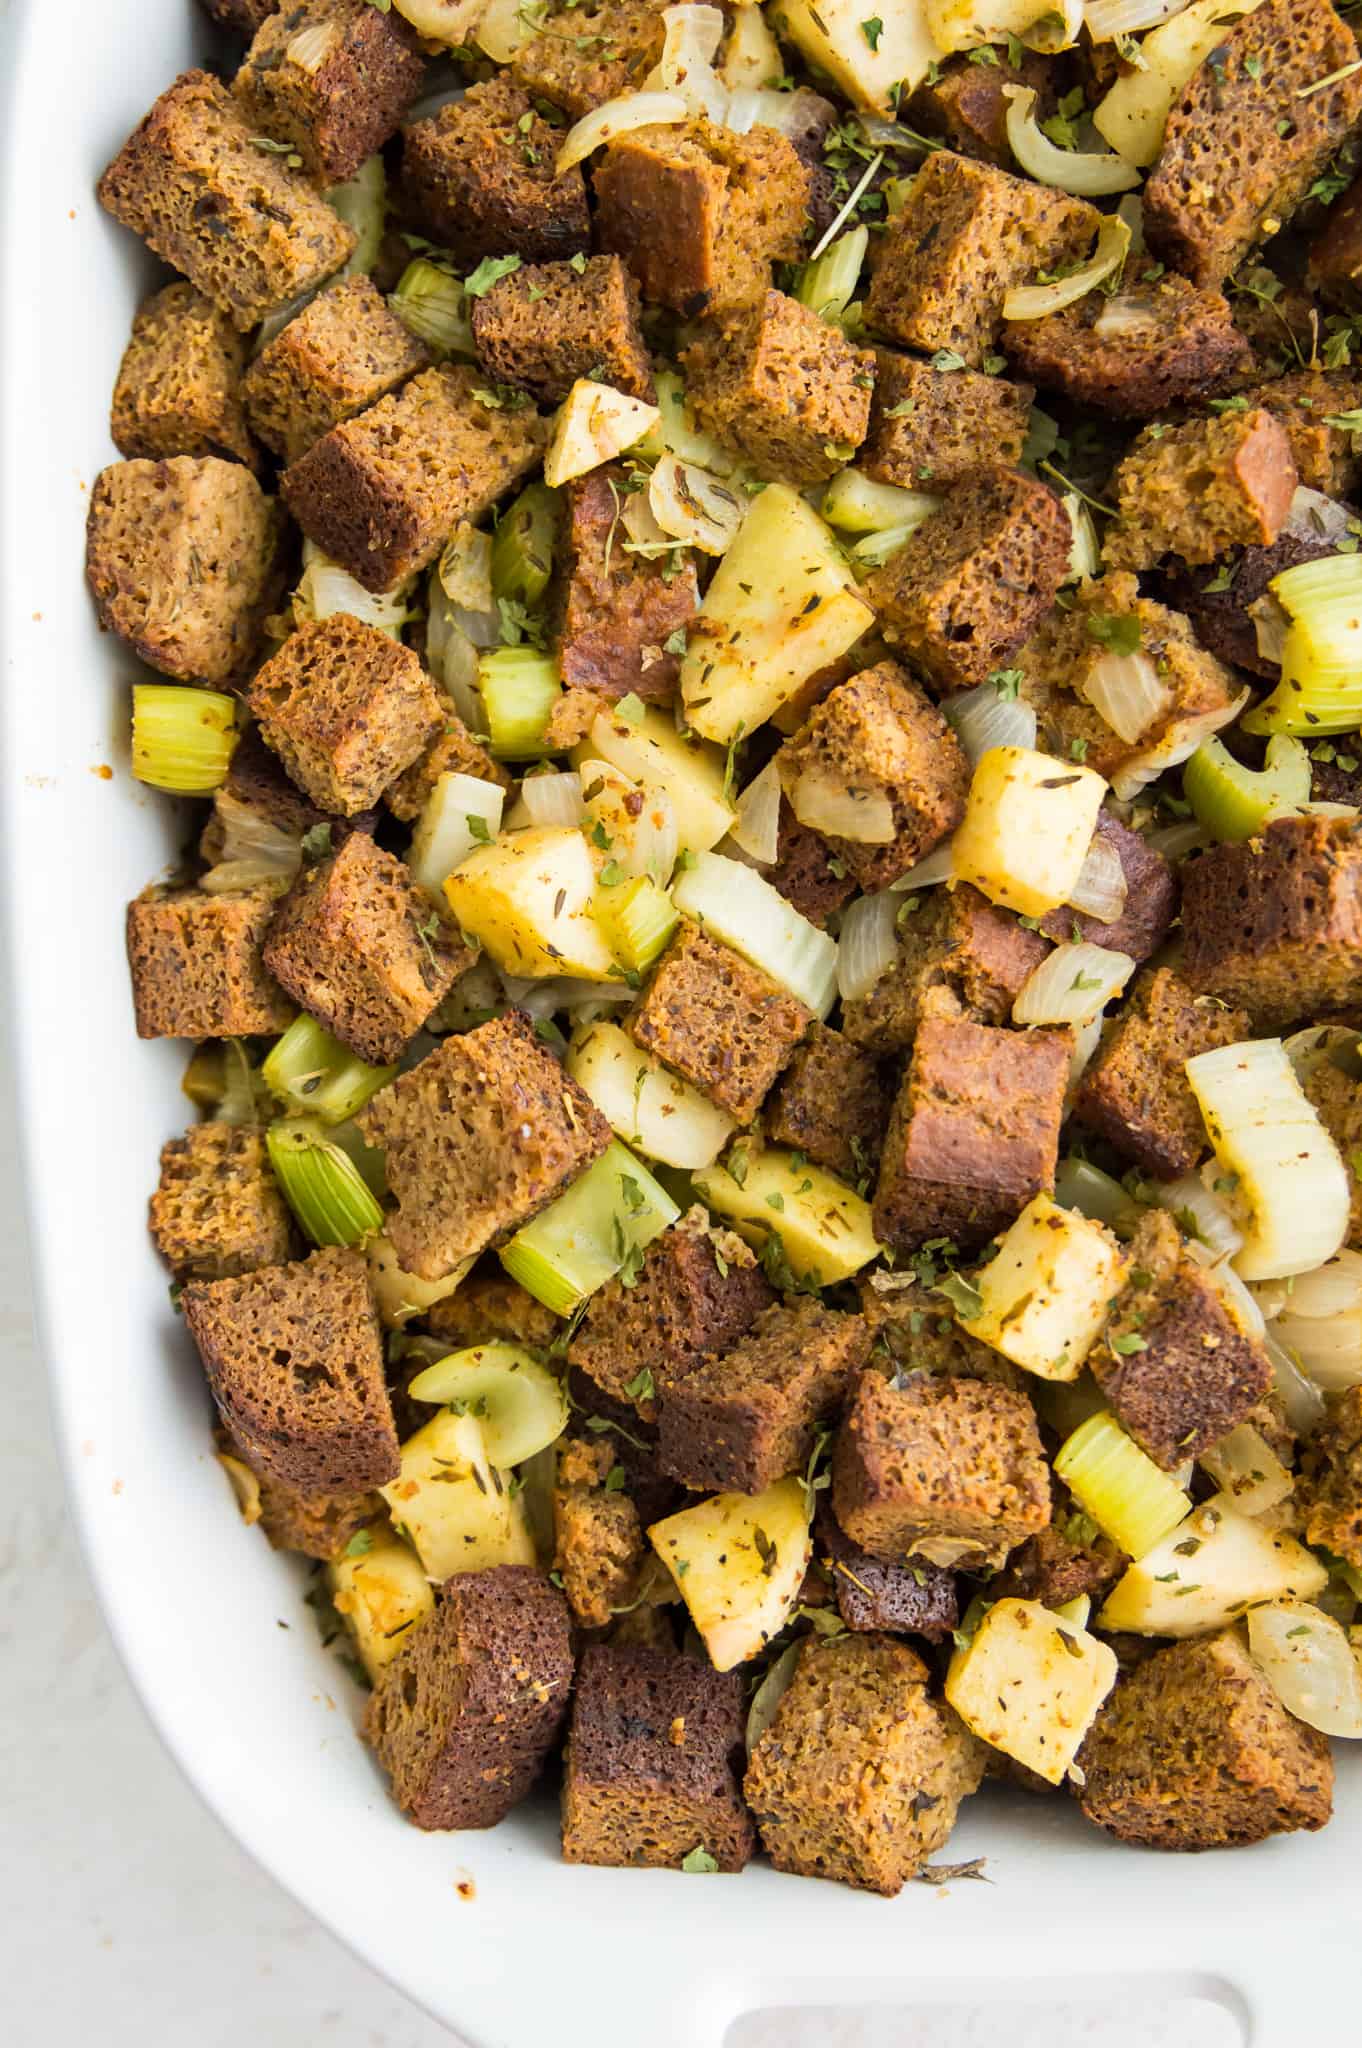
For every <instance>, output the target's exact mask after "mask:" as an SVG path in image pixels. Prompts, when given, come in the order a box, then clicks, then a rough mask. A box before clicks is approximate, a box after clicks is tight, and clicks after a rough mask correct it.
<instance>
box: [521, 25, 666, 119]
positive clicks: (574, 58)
mask: <svg viewBox="0 0 1362 2048" xmlns="http://www.w3.org/2000/svg"><path fill="white" fill-rule="evenodd" d="M665 5H666V0H597V4H593V0H585V4H583V5H574V4H573V0H561V4H558V5H555V6H553V7H552V8H551V9H550V10H549V11H548V12H547V14H546V17H545V18H544V20H543V24H542V27H539V29H538V33H536V34H535V35H533V36H531V37H530V38H529V40H528V41H527V42H525V43H524V44H523V45H522V47H521V48H520V49H519V50H517V51H516V53H515V56H514V57H513V58H512V59H511V75H512V77H514V78H515V80H516V82H517V83H518V84H519V85H521V86H523V88H524V89H525V91H526V92H528V93H532V94H533V95H534V96H535V97H536V98H539V97H541V96H542V97H543V98H544V99H546V100H550V101H551V102H552V103H553V105H554V106H555V107H561V108H562V109H563V112H564V113H565V114H570V115H571V116H572V118H573V119H574V120H577V119H579V118H580V117H581V115H583V114H589V113H590V112H591V109H592V108H593V107H598V106H600V105H601V104H602V103H603V102H604V101H605V100H609V99H614V98H616V97H617V96H618V95H619V94H620V93H623V92H631V91H634V90H637V88H638V87H640V86H641V85H642V83H643V81H644V79H645V77H646V76H647V74H648V73H649V72H650V71H651V70H652V68H653V66H654V65H655V64H656V63H657V62H658V61H659V59H660V58H661V56H662V41H663V35H664V26H665V25H664V23H663V20H662V10H663V8H664V6H665ZM536 20H537V17H536Z"/></svg>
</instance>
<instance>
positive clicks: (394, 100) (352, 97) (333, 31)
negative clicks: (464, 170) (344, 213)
mask: <svg viewBox="0 0 1362 2048" xmlns="http://www.w3.org/2000/svg"><path fill="white" fill-rule="evenodd" d="M425 72H426V64H425V59H424V57H422V55H421V53H420V51H419V49H418V48H417V45H416V37H415V35H414V33H413V32H412V30H411V29H410V28H409V27H408V25H407V23H406V22H405V21H404V20H403V19H402V16H401V15H400V14H398V13H396V12H394V11H393V10H392V9H391V8H389V9H385V10H383V11H381V12H380V10H379V9H378V8H376V7H374V6H373V5H372V4H371V0H296V4H291V5H289V6H288V7H286V8H284V9H282V10H281V11H280V12H279V13H276V14H271V15H269V16H268V17H267V18H266V20H265V21H263V22H262V23H261V25H260V27H259V29H258V30H257V31H256V34H255V38H254V40H253V41H252V43H251V47H250V49H249V50H247V52H246V55H245V57H244V58H243V59H242V63H241V68H240V70H239V71H238V72H237V74H236V77H235V78H234V79H233V81H232V91H233V93H234V94H235V96H236V100H237V104H238V105H239V107H240V109H241V112H242V115H243V117H244V118H245V120H246V121H247V123H248V124H249V126H250V127H251V128H253V129H257V130H260V131H262V132H263V133H264V134H266V135H271V136H274V137H276V138H277V139H278V140H279V141H281V142H286V143H288V144H289V145H290V147H291V149H292V150H293V152H294V153H295V154H296V155H297V156H299V157H301V158H302V162H303V169H304V170H305V171H307V172H308V174H309V175H310V176H311V177H313V178H316V179H317V180H318V181H319V182H320V183H321V184H323V185H339V184H343V183H344V181H345V180H346V179H347V178H353V177H354V175H355V172H356V171H357V170H358V169H359V167H360V165H361V164H362V163H363V162H364V160H365V158H366V157H371V156H372V155H373V154H374V151H375V150H378V149H382V147H383V145H384V143H385V142H386V141H387V140H388V138H389V136H391V135H395V134H396V133H397V129H398V125H399V123H400V122H401V119H402V116H403V115H404V114H405V113H406V111H407V108H408V107H409V106H410V105H411V103H412V101H413V100H414V99H415V98H416V96H417V94H418V93H419V92H420V90H421V82H422V80H423V79H424V77H425Z"/></svg>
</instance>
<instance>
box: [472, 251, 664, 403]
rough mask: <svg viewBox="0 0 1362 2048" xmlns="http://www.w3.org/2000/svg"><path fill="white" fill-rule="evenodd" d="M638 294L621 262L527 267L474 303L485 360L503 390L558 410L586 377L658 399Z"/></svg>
mask: <svg viewBox="0 0 1362 2048" xmlns="http://www.w3.org/2000/svg"><path fill="white" fill-rule="evenodd" d="M639 312H640V300H639V289H638V286H637V285H636V284H635V282H634V280H633V278H632V277H631V276H630V275H629V272H628V271H627V270H626V269H625V267H624V264H623V263H622V262H621V261H620V259H619V257H618V256H592V257H589V258H587V259H585V260H583V259H582V258H581V257H578V258H577V260H576V261H575V262H567V263H527V264H522V266H521V268H520V269H519V270H516V271H513V272H512V273H511V275H510V276H508V277H502V278H498V280H497V282H496V283H495V284H494V285H493V286H492V288H491V290H490V291H488V292H484V293H482V294H481V296H480V297H478V298H476V299H474V301H473V339H474V341H475V342H476V343H477V349H478V358H479V360H480V362H481V363H482V366H483V368H484V369H485V370H486V372H487V374H488V376H489V377H491V378H492V379H493V380H494V381H495V382H496V383H498V384H510V385H514V386H515V387H516V388H517V389H518V390H523V391H528V392H530V393H531V395H532V396H533V397H534V398H535V399H537V400H538V402H539V403H540V404H541V405H557V404H558V402H559V401H560V400H561V399H564V398H566V397H567V395H568V393H569V391H570V390H571V389H572V387H573V385H574V384H575V383H576V381H577V379H578V378H579V377H590V378H592V379H594V381H595V382H597V383H599V384H610V385H612V386H613V387H614V389H615V390H616V391H625V392H628V394H629V395H630V397H631V398H642V399H645V400H646V401H647V402H648V403H649V404H651V403H652V401H653V398H654V396H655V388H654V384H653V368H652V364H651V362H650V361H649V358H648V346H647V343H646V342H645V341H644V339H643V334H642V331H641V329H640V327H639Z"/></svg>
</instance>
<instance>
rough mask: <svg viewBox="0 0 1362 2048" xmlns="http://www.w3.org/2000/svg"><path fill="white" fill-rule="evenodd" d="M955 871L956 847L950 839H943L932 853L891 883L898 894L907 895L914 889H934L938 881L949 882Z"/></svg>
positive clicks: (924, 856)
mask: <svg viewBox="0 0 1362 2048" xmlns="http://www.w3.org/2000/svg"><path fill="white" fill-rule="evenodd" d="M954 873H955V847H954V844H953V841H952V840H950V839H943V840H942V842H941V844H940V846H934V847H933V848H932V850H931V852H930V853H926V854H924V855H923V857H922V859H921V860H920V861H918V862H916V864H915V865H914V866H913V867H911V868H909V870H908V872H907V874H906V875H900V876H899V878H898V880H897V881H894V882H891V883H890V884H889V886H890V888H891V889H892V890H893V891H894V892H895V894H896V895H900V896H902V895H906V894H907V893H908V892H909V891H910V890H913V889H932V888H935V887H936V885H937V883H938V882H949V881H950V880H951V878H952V876H953V875H954Z"/></svg>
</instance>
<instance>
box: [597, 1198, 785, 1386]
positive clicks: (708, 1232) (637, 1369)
mask: <svg viewBox="0 0 1362 2048" xmlns="http://www.w3.org/2000/svg"><path fill="white" fill-rule="evenodd" d="M774 1299H775V1296H774V1294H773V1293H772V1290H771V1288H770V1286H769V1285H768V1283H767V1281H766V1279H765V1277H764V1275H763V1274H762V1271H761V1268H760V1266H759V1265H758V1264H757V1261H756V1257H755V1255H754V1254H753V1253H752V1252H751V1251H750V1250H749V1248H748V1246H747V1245H745V1244H744V1243H743V1241H742V1239H741V1238H740V1237H737V1236H735V1235H734V1234H733V1232H731V1231H727V1230H715V1229H712V1228H711V1226H710V1222H709V1217H708V1215H707V1214H706V1212H705V1211H704V1209H702V1208H700V1207H699V1206H698V1205H697V1206H696V1207H695V1208H692V1209H688V1210H687V1211H686V1213H685V1215H684V1216H682V1217H681V1219H680V1221H679V1222H677V1223H674V1224H673V1225H672V1227H671V1229H670V1230H664V1231H663V1232H662V1233H661V1235H660V1236H658V1237H655V1238H654V1239H653V1241H652V1243H651V1244H650V1245H649V1246H648V1247H647V1249H646V1251H645V1252H644V1254H643V1264H642V1266H641V1267H640V1268H639V1272H638V1275H637V1278H636V1279H634V1280H632V1281H631V1282H630V1284H629V1285H628V1286H627V1287H626V1286H625V1285H624V1283H623V1281H621V1280H610V1281H607V1283H606V1285H605V1286H604V1287H602V1288H601V1289H600V1290H599V1291H598V1292H597V1293H595V1294H593V1295H592V1297H591V1299H590V1301H589V1302H588V1303H587V1309H586V1314H585V1316H584V1317H583V1318H582V1321H581V1323H580V1324H579V1325H578V1327H577V1329H576V1331H575V1332H574V1334H573V1337H572V1341H571V1343H570V1344H569V1346H568V1358H569V1360H570V1361H571V1363H572V1364H573V1365H574V1366H576V1367H577V1368H578V1370H579V1371H581V1372H584V1373H586V1374H587V1376H588V1377H589V1378H590V1379H591V1380H593V1381H594V1382H595V1384H596V1385H597V1386H598V1387H600V1388H602V1389H603V1390H604V1392H606V1393H607V1394H609V1395H611V1396H613V1398H614V1399H615V1400H617V1401H621V1402H627V1403H629V1404H630V1405H631V1406H632V1407H634V1408H635V1409H636V1410H637V1411H638V1413H639V1414H640V1415H641V1416H642V1417H643V1418H644V1419H645V1420H646V1421H649V1422H651V1421H652V1420H653V1418H654V1417H655V1415H656V1413H657V1402H656V1398H655V1397H656V1390H657V1388H658V1386H659V1385H660V1384H661V1382H662V1379H663V1376H664V1374H669V1375H671V1376H672V1377H673V1378H680V1377H682V1376H683V1375H684V1374H685V1373H687V1372H688V1371H690V1369H691V1368H692V1367H693V1366H696V1365H698V1364H699V1362H700V1361H701V1359H702V1358H704V1357H705V1356H706V1355H707V1354H722V1353H724V1352H726V1351H729V1350H731V1349H732V1347H733V1346H734V1345H735V1344H738V1343H740V1342H741V1341H742V1339H743V1338H744V1337H745V1336H746V1334H747V1332H748V1331H749V1330H750V1329H751V1328H752V1325H753V1324H754V1323H755V1322H756V1320H757V1318H758V1316H759V1315H760V1314H761V1313H762V1311H763V1309H765V1308H767V1307H769V1305H770V1304H771V1302H772V1301H773V1300H774Z"/></svg>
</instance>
